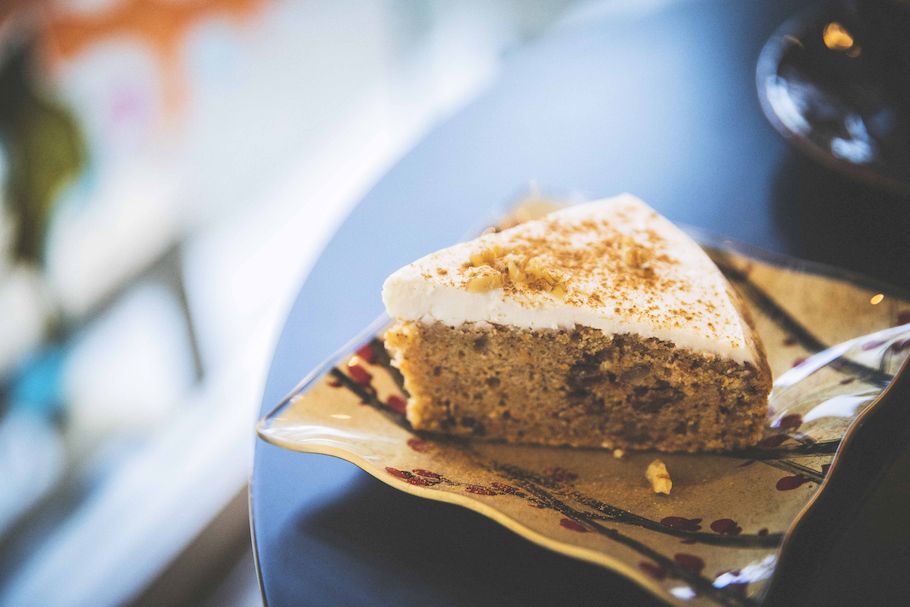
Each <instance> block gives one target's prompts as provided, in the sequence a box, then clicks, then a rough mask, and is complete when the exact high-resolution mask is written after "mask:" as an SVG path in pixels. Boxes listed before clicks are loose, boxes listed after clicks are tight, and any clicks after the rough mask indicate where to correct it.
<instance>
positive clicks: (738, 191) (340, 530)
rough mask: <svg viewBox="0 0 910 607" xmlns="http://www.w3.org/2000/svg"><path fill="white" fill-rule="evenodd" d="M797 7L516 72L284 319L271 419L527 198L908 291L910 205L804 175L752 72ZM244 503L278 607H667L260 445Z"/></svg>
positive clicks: (606, 42) (479, 522) (467, 521)
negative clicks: (404, 279) (443, 255)
mask: <svg viewBox="0 0 910 607" xmlns="http://www.w3.org/2000/svg"><path fill="white" fill-rule="evenodd" d="M799 4H800V3H792V2H785V1H782V0H777V1H773V2H718V1H710V0H706V1H700V2H695V1H692V2H681V3H676V4H669V5H667V6H666V7H665V8H662V9H660V10H658V11H656V12H650V13H647V14H639V15H633V14H625V15H623V14H619V15H617V14H614V15H605V16H603V17H601V18H598V19H596V20H593V21H590V22H588V23H586V24H584V25H582V26H574V27H569V28H564V29H561V30H559V31H557V32H555V33H553V34H551V35H549V36H548V37H546V38H545V39H544V40H542V41H540V42H538V43H536V44H535V45H534V46H532V47H531V48H529V49H526V50H524V51H522V52H521V53H520V54H518V55H517V56H515V57H513V58H511V59H510V60H509V62H508V64H507V67H506V69H505V70H504V71H503V73H502V74H501V77H500V78H499V79H498V80H497V82H496V83H495V84H494V85H493V86H492V87H491V88H490V89H489V90H488V91H486V92H485V93H484V94H483V95H482V96H481V97H480V98H479V99H477V100H476V101H475V102H473V103H472V104H470V105H469V106H468V107H467V108H465V109H464V110H462V111H461V112H459V113H458V114H457V115H455V116H454V117H452V118H451V119H449V120H448V121H446V122H445V123H443V124H441V125H439V126H438V127H437V128H435V129H434V130H433V131H432V132H431V133H430V134H429V136H428V137H426V139H425V140H424V141H422V142H421V143H420V144H419V145H417V146H416V147H415V148H414V149H413V150H412V151H411V152H410V153H409V154H408V155H407V156H406V157H405V158H404V159H402V160H401V161H400V162H399V163H398V164H397V166H395V167H394V168H393V169H392V170H391V171H389V173H388V174H387V175H385V177H384V178H383V179H381V180H380V181H379V182H378V183H377V184H376V185H375V187H374V188H373V189H372V190H371V191H370V192H369V194H368V195H367V196H366V197H365V198H364V199H363V200H362V201H361V202H360V204H359V205H358V206H357V207H356V209H355V211H354V212H353V213H352V214H351V215H350V217H349V218H348V219H347V221H346V222H345V223H344V225H343V226H342V227H341V228H340V229H339V231H338V232H337V234H336V235H335V236H334V238H333V240H332V241H331V243H330V244H329V245H328V246H327V247H326V249H325V251H324V253H323V254H322V256H321V259H320V261H319V263H318V264H317V265H316V266H315V268H314V269H313V270H312V272H311V273H310V275H309V277H308V278H307V280H306V282H305V284H304V285H303V287H302V288H301V290H300V293H299V295H298V297H297V299H296V301H295V302H294V305H293V307H292V309H291V311H290V313H289V315H288V319H287V323H286V325H285V327H284V330H283V332H282V334H281V337H280V340H279V342H278V344H277V347H276V349H275V354H274V360H273V362H272V366H271V370H270V372H269V376H268V381H267V385H266V387H265V390H264V394H263V399H262V412H263V413H265V412H266V411H268V410H269V409H271V408H272V407H273V405H274V404H275V403H276V402H277V401H278V400H279V399H280V398H281V397H282V396H283V395H284V394H285V393H286V392H288V390H289V389H290V388H291V387H293V386H294V385H295V384H296V383H297V381H298V380H299V379H300V378H301V377H302V376H303V375H305V374H306V373H307V372H308V371H309V370H310V369H312V368H313V367H314V366H316V365H317V364H318V363H319V362H320V361H321V360H322V359H323V358H325V357H326V356H327V355H329V354H330V353H332V352H333V351H334V350H335V349H336V348H337V347H338V346H339V345H340V344H342V343H344V342H345V341H347V340H348V339H349V338H350V337H351V336H352V335H353V334H355V333H356V332H357V331H358V330H359V329H361V328H362V327H363V326H365V325H366V324H367V323H368V322H370V321H371V320H372V319H373V318H375V316H376V315H377V314H378V313H379V312H381V309H382V304H381V301H380V298H379V291H380V287H381V284H382V280H383V279H384V277H385V276H386V275H388V274H389V273H390V272H391V271H393V270H394V269H396V268H397V267H399V266H401V265H403V264H404V263H407V262H408V261H411V260H412V259H414V258H416V257H418V256H420V255H423V254H425V253H427V252H428V251H431V250H433V249H436V248H438V247H440V246H442V245H445V244H448V243H451V242H453V241H455V240H456V239H458V238H459V237H460V236H462V235H463V234H464V233H465V232H466V230H468V229H469V228H470V227H472V226H476V225H478V221H479V220H480V219H481V218H483V217H485V216H488V214H489V213H490V210H491V208H494V207H496V206H499V205H502V204H504V203H505V202H507V201H509V200H512V199H514V198H515V197H516V196H517V195H518V194H520V193H521V192H522V191H523V189H524V188H526V185H527V184H528V183H529V181H530V180H536V181H537V182H538V183H539V184H542V185H543V186H544V188H547V187H549V188H554V189H556V190H558V191H560V192H565V191H573V192H579V193H581V194H583V195H585V196H588V197H599V196H605V195H610V194H614V193H618V192H621V191H629V192H633V193H635V194H637V195H639V196H641V197H642V198H643V199H645V200H647V201H648V202H649V203H650V204H652V205H653V206H654V207H655V208H656V209H657V210H658V211H660V212H661V213H663V214H665V215H666V216H668V217H669V218H670V219H672V220H674V221H677V222H682V223H686V224H690V225H694V226H700V227H703V228H706V229H709V230H711V231H713V232H716V233H721V234H725V235H729V236H731V237H733V238H735V239H738V240H742V241H745V242H749V243H752V244H756V245H759V246H762V247H765V248H769V249H773V250H777V251H782V252H785V253H790V254H795V255H799V256H802V257H808V258H814V259H817V260H820V261H824V262H828V263H833V264H837V265H841V266H846V267H851V268H854V269H857V270H861V271H864V272H866V273H868V274H872V275H875V276H877V277H878V278H882V279H885V280H890V281H891V282H895V283H899V284H901V286H904V287H907V286H910V285H908V282H910V277H908V276H906V270H905V268H906V267H910V252H908V247H907V245H906V242H905V238H904V233H905V232H906V227H907V226H910V219H908V213H907V209H910V205H907V204H906V201H895V200H894V199H893V198H892V197H890V196H888V195H886V194H883V193H880V192H875V191H871V190H868V189H867V188H865V187H863V186H861V185H858V184H854V183H852V182H848V181H846V180H844V179H843V178H840V177H838V176H834V175H829V174H827V173H826V172H825V171H824V170H822V169H820V168H818V167H816V166H814V165H813V164H811V163H810V162H808V161H806V160H804V159H802V158H800V157H798V156H797V155H796V154H795V153H793V152H791V151H790V150H789V148H788V147H787V145H786V144H785V142H784V141H783V140H782V139H781V138H780V137H779V136H778V135H777V134H776V133H775V132H774V131H773V129H772V128H771V127H770V126H769V124H768V123H767V122H766V120H765V119H764V117H763V116H762V114H761V110H760V108H759V103H758V100H757V97H756V87H755V83H754V65H755V60H756V58H757V55H758V52H759V50H760V48H761V45H762V44H763V43H764V41H765V39H766V38H767V36H768V35H769V34H770V33H771V32H772V31H773V30H774V28H775V27H776V26H777V25H778V24H779V23H780V22H781V21H782V20H783V19H785V18H787V17H789V16H790V15H791V14H792V12H793V11H794V10H796V9H797V7H798V6H799ZM902 203H903V204H902ZM901 225H902V226H903V228H902V227H901ZM250 491H251V508H252V525H253V532H254V544H255V550H256V556H257V565H258V567H259V571H260V579H261V582H262V587H263V592H264V596H265V600H266V602H267V604H268V605H271V606H283V605H348V604H350V605H365V604H379V605H387V604H436V605H450V604H451V605H455V604H491V605H492V604H496V605H518V604H527V603H531V604H549V603H556V602H565V603H567V604H599V605H602V604H605V603H607V604H619V605H626V604H628V605H650V604H657V603H656V600H655V599H653V598H652V597H650V595H647V594H646V593H645V592H644V591H642V590H640V589H638V588H637V587H635V586H634V585H632V584H631V583H629V582H627V581H625V580H624V579H622V578H620V577H619V576H617V575H615V574H613V573H611V572H609V571H606V570H603V569H600V568H597V567H595V566H593V565H588V564H586V563H581V562H578V561H574V560H571V559H568V558H565V557H562V556H558V555H555V554H552V553H550V552H547V551H545V550H543V549H541V548H538V547H536V546H533V545H532V544H530V543H528V542H527V541H525V540H523V539H521V538H518V537H517V536H514V535H512V534H511V533H510V532H508V531H506V530H504V529H502V528H500V527H498V526H497V525H496V524H494V523H492V522H490V521H488V520H486V519H484V518H483V517H481V516H479V515H477V514H474V513H471V512H468V511H465V510H462V509H459V508H457V507H454V506H449V505H445V504H440V503H435V502H430V501H426V500H420V499H418V498H414V497H410V496H407V495H404V494H402V493H399V492H397V491H395V490H394V489H391V488H389V487H387V486H386V485H384V484H382V483H380V482H379V481H376V480H374V479H372V478H371V477H368V476H367V475H366V474H365V473H363V472H362V471H360V470H359V469H357V468H356V467H354V466H353V465H351V464H348V463H346V462H343V461H340V460H336V459H333V458H329V457H325V456H318V455H304V454H297V453H292V452H289V451H285V450H282V449H279V448H277V447H274V446H271V445H268V444H266V443H264V442H263V441H261V440H257V442H256V449H255V462H254V471H253V476H252V480H251V488H250Z"/></svg>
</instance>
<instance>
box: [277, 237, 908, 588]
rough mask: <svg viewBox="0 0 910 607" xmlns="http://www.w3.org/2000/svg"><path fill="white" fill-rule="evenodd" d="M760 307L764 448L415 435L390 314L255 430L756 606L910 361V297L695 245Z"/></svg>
mask: <svg viewBox="0 0 910 607" xmlns="http://www.w3.org/2000/svg"><path fill="white" fill-rule="evenodd" d="M694 235H695V236H696V238H698V239H699V240H700V242H702V244H703V245H704V246H705V248H706V250H707V251H708V252H709V254H710V255H711V256H712V258H713V259H714V260H715V262H716V263H717V264H718V265H719V266H720V267H721V269H722V270H723V271H724V273H725V274H726V275H727V277H728V278H729V280H730V281H731V282H732V283H733V284H734V285H735V286H736V287H737V289H738V290H739V291H740V293H741V294H742V295H743V297H744V299H745V300H746V301H747V303H748V305H749V306H750V308H751V310H752V313H753V316H754V317H755V320H756V323H757V328H758V331H759V333H760V334H761V336H762V339H763V340H764V343H765V347H766V349H767V350H768V357H769V362H770V364H771V369H772V372H773V374H774V377H775V378H776V380H775V383H774V390H773V392H772V395H771V411H770V414H769V417H768V423H767V428H766V436H765V438H764V439H763V440H762V442H761V444H760V445H759V446H758V447H757V448H754V449H750V450H748V451H742V452H737V453H732V454H725V455H688V454H680V455H661V458H662V459H663V460H664V461H665V462H666V464H667V467H668V468H669V470H670V474H671V476H672V478H673V491H672V494H671V495H670V496H659V495H656V494H654V493H653V492H652V490H651V488H650V485H649V484H648V482H647V481H646V480H645V477H644V471H645V468H646V466H647V464H648V463H649V462H650V461H651V460H652V459H653V454H649V453H628V454H626V455H625V456H624V457H622V458H621V459H617V458H615V457H614V456H613V454H612V452H610V451H599V450H573V449H559V448H542V447H531V446H515V445H505V444H500V443H494V442H472V441H465V440H456V439H451V438H445V437H438V436H431V435H423V434H418V433H416V432H414V431H412V430H411V429H410V427H409V426H408V424H407V421H406V420H405V419H404V416H403V415H402V412H403V409H404V404H405V399H406V395H405V393H404V391H403V388H402V386H401V380H400V376H399V374H398V373H397V371H396V370H395V369H394V368H392V367H391V366H390V365H389V359H388V356H387V355H386V353H385V350H384V348H383V347H382V343H381V341H380V340H379V339H377V338H376V336H377V335H378V334H380V333H381V331H382V329H383V327H384V326H385V324H386V323H387V319H385V318H381V319H379V320H377V322H376V323H374V325H373V326H371V327H369V328H367V330H366V331H365V332H364V333H363V334H362V335H361V337H360V338H358V339H356V340H355V341H354V342H352V344H351V346H350V347H346V348H344V349H342V351H341V352H340V353H339V354H338V355H336V356H334V357H333V358H331V359H330V360H329V361H327V362H326V363H324V364H323V365H322V366H321V367H319V368H318V369H316V370H315V371H314V372H313V373H312V374H311V375H310V376H309V377H308V378H306V379H305V380H304V381H303V382H301V384H300V385H299V386H298V387H297V388H296V389H295V390H294V391H293V393H292V394H291V395H289V396H288V397H287V399H285V400H284V401H283V402H282V403H280V404H279V405H278V406H277V407H276V408H275V409H274V410H273V411H272V412H271V413H269V414H268V415H267V416H266V417H265V418H264V419H263V420H261V421H260V424H259V434H260V436H262V438H264V439H265V440H267V441H269V442H271V443H273V444H276V445H279V446H282V447H285V448H288V449H292V450H295V451H303V452H310V453H324V454H328V455H333V456H336V457H340V458H343V459H345V460H348V461H350V462H353V463H354V464H356V465H357V466H359V467H361V468H363V469H364V470H365V471H367V472H368V473H370V474H372V475H373V476H375V477H376V478H378V479H380V480H382V481H383V482H386V483H388V484H389V485H391V486H393V487H395V488H397V489H400V490H402V491H405V492H408V493H412V494H415V495H419V496H421V497H425V498H429V499H435V500H439V501H444V502H450V503H454V504H459V505H461V506H464V507H467V508H470V509H472V510H475V511H477V512H479V513H481V514H483V515H484V516H488V517H490V518H492V519H493V520H495V521H497V522H499V523H500V524H502V525H504V526H506V527H508V528H509V529H511V530H513V531H514V532H516V533H518V534H520V535H522V536H524V537H526V538H528V539H530V540H531V541H533V542H535V543H537V544H540V545H542V546H545V547H547V548H550V549H552V550H555V551H557V552H560V553H563V554H566V555H569V556H573V557H576V558H580V559H584V560H586V561H590V562H593V563H596V564H599V565H602V566H605V567H609V568H610V569H613V570H615V571H617V572H619V573H622V574H624V575H626V576H627V577H629V578H631V579H632V580H634V581H635V582H637V583H638V584H640V585H641V586H643V587H645V588H646V589H648V590H650V591H651V592H653V593H654V594H656V595H658V596H660V597H661V598H663V599H665V600H667V601H669V602H671V603H674V604H686V605H697V604H705V605H713V604H720V605H754V604H756V603H758V602H760V601H761V598H762V596H763V593H764V591H765V590H766V588H767V586H768V582H769V580H770V577H771V575H772V573H773V572H774V569H775V565H776V563H777V558H778V551H779V548H780V545H781V542H782V541H783V538H784V535H785V533H786V532H787V530H788V529H789V528H790V527H791V525H792V524H793V523H794V521H795V520H796V519H797V516H798V514H799V513H800V511H801V510H802V509H803V508H804V507H805V506H806V505H807V504H808V503H809V502H810V500H812V498H813V496H814V495H815V493H816V492H817V491H818V489H819V487H820V485H821V483H822V482H823V480H824V479H825V476H826V474H827V473H828V468H829V466H830V464H831V462H832V459H833V457H834V453H835V451H836V450H837V447H838V445H839V444H840V441H841V439H842V437H843V436H844V434H845V432H846V431H847V429H848V428H849V427H850V425H851V423H852V422H853V421H854V420H855V419H856V418H857V417H858V416H859V415H861V414H862V413H863V411H865V410H867V409H868V408H869V407H870V406H872V405H873V404H874V403H875V401H876V399H877V397H878V396H879V395H880V394H881V393H882V391H883V389H884V388H885V387H886V386H887V385H888V384H889V383H890V382H891V381H892V379H893V376H894V374H895V373H896V372H897V370H898V368H899V367H900V365H901V363H902V362H903V360H904V358H906V357H907V355H908V354H910V300H908V299H907V298H904V297H901V296H899V295H897V294H895V293H893V292H891V291H889V290H882V289H877V288H874V287H869V286H868V284H867V283H865V282H864V281H862V280H860V279H857V278H855V277H850V276H846V275H839V274H837V273H835V272H833V271H831V270H830V269H824V268H819V267H811V268H810V267H809V266H808V265H807V264H804V263H801V262H797V261H795V260H791V259H785V258H781V257H775V256H771V255H768V254H766V253H759V252H757V251H755V250H750V249H748V248H746V247H743V246H739V245H735V244H734V243H731V242H729V241H724V240H719V239H715V238H710V237H707V236H705V235H703V234H697V233H696V234H694Z"/></svg>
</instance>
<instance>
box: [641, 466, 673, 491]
mask: <svg viewBox="0 0 910 607" xmlns="http://www.w3.org/2000/svg"><path fill="white" fill-rule="evenodd" d="M645 478H647V479H648V482H649V483H651V489H653V490H654V493H663V494H664V495H670V489H672V488H673V481H672V480H670V473H669V472H667V466H666V464H664V463H663V462H662V461H661V460H659V459H656V460H654V461H653V462H651V463H650V464H648V469H647V470H645Z"/></svg>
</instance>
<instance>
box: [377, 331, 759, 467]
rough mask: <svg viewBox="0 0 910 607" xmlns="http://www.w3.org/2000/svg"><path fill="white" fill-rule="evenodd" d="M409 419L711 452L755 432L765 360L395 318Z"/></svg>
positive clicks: (419, 424) (503, 433)
mask: <svg viewBox="0 0 910 607" xmlns="http://www.w3.org/2000/svg"><path fill="white" fill-rule="evenodd" d="M386 346H387V348H388V349H389V352H390V354H391V355H392V357H393V361H394V362H395V364H396V365H397V366H398V367H399V368H400V369H401V371H402V374H403V376H404V378H405V388H406V390H407V391H408V392H409V394H410V400H409V403H408V407H407V417H408V420H409V421H410V423H411V424H412V425H413V426H414V428H415V429H418V430H425V431H430V432H442V433H446V434H455V435H466V436H472V437H479V438H492V439H501V440H505V441H508V442H515V443H533V444H546V445H569V446H574V447H604V448H624V449H657V450H661V451H721V450H730V449H738V448H744V447H748V446H751V445H754V444H755V443H757V442H758V440H759V439H760V438H761V436H762V429H763V426H764V420H765V416H766V414H767V397H768V393H769V391H770V387H771V381H770V374H769V372H768V369H767V366H765V365H762V366H760V367H757V366H755V365H753V364H752V363H750V362H737V361H734V360H731V359H725V358H720V357H717V356H712V355H709V354H704V353H697V352H693V351H691V350H687V349H684V348H677V347H676V346H675V345H674V344H673V343H670V342H666V341H662V340H660V339H657V338H653V337H651V338H643V337H640V336H637V335H633V334H612V335H610V334H605V333H604V332H603V331H601V330H599V329H592V328H590V327H583V326H575V327H574V328H559V329H521V328H515V327H510V326H505V325H496V324H491V323H464V324H461V325H459V326H457V327H452V326H450V325H448V324H445V323H442V322H431V323H426V322H414V321H399V322H398V323H396V324H395V325H394V326H393V327H392V328H391V329H390V330H389V331H388V333H387V335H386Z"/></svg>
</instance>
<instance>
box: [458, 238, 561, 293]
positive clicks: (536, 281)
mask: <svg viewBox="0 0 910 607" xmlns="http://www.w3.org/2000/svg"><path fill="white" fill-rule="evenodd" d="M463 273H464V275H465V277H466V278H467V281H466V283H465V285H466V287H467V289H468V291H471V292H472V293H479V292H484V291H489V290H492V289H498V288H505V289H514V290H519V289H524V290H529V291H542V292H545V293H550V294H552V295H554V296H555V297H565V295H566V288H565V285H566V282H567V281H568V279H569V276H568V274H567V273H566V272H564V271H562V270H561V269H560V268H559V267H558V265H557V264H556V263H555V261H554V260H552V259H551V258H550V257H549V256H548V255H546V254H540V255H533V256H529V255H527V254H521V253H518V252H516V251H514V250H509V249H506V248H504V247H502V246H500V245H496V244H494V245H491V246H489V247H487V248H485V249H483V250H481V251H478V252H476V253H474V254H472V255H471V256H470V261H469V262H468V263H467V264H465V266H464V268H463Z"/></svg>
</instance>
